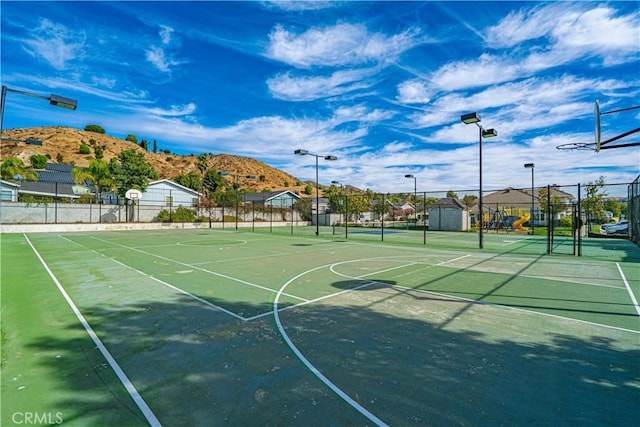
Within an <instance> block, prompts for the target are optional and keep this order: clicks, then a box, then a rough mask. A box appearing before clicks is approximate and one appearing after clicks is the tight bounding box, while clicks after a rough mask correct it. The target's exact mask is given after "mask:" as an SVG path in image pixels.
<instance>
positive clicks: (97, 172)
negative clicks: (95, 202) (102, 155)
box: [71, 159, 115, 199]
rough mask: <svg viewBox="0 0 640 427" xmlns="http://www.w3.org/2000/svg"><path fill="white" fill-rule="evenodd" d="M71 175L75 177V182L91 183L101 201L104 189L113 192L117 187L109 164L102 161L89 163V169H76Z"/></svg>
mask: <svg viewBox="0 0 640 427" xmlns="http://www.w3.org/2000/svg"><path fill="white" fill-rule="evenodd" d="M71 174H72V175H73V180H74V181H75V182H76V183H78V184H80V183H83V182H85V181H91V182H92V183H93V185H94V186H95V187H96V194H97V195H98V199H100V195H101V194H102V191H103V190H104V189H107V190H111V189H113V188H114V187H115V181H114V179H113V178H112V177H111V171H110V170H109V164H108V163H107V162H106V161H104V160H102V159H99V160H91V161H89V167H86V168H74V169H72V170H71Z"/></svg>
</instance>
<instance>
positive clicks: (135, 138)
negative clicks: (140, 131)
mask: <svg viewBox="0 0 640 427" xmlns="http://www.w3.org/2000/svg"><path fill="white" fill-rule="evenodd" d="M124 140H125V141H129V142H133V143H134V144H137V143H138V138H137V137H136V136H135V135H134V134H131V133H130V134H129V135H127V137H126V138H125V139H124Z"/></svg>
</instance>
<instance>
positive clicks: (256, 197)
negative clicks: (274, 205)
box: [242, 190, 300, 202]
mask: <svg viewBox="0 0 640 427" xmlns="http://www.w3.org/2000/svg"><path fill="white" fill-rule="evenodd" d="M283 195H288V196H291V198H293V199H296V200H299V199H300V196H298V195H297V194H295V193H293V192H291V191H289V190H285V191H264V192H262V193H245V194H243V196H242V199H243V200H244V201H245V202H257V201H267V200H272V199H275V198H278V197H280V196H283Z"/></svg>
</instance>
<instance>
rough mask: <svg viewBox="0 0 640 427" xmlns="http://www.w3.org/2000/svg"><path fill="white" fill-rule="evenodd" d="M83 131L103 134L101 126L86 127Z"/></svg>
mask: <svg viewBox="0 0 640 427" xmlns="http://www.w3.org/2000/svg"><path fill="white" fill-rule="evenodd" d="M84 130H86V131H87V132H95V133H102V134H103V133H104V128H103V127H102V126H99V125H86V126H85V127H84Z"/></svg>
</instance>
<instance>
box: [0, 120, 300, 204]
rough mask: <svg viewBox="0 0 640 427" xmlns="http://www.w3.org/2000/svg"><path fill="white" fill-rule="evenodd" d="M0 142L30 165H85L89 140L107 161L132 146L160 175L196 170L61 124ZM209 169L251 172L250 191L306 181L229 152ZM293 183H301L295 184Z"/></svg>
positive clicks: (15, 132)
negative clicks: (39, 158)
mask: <svg viewBox="0 0 640 427" xmlns="http://www.w3.org/2000/svg"><path fill="white" fill-rule="evenodd" d="M2 138H3V141H2V144H1V149H0V157H1V158H2V159H4V158H6V157H11V156H15V157H18V158H20V159H22V160H23V161H24V162H25V164H27V165H30V164H31V162H30V160H29V159H30V157H31V156H32V155H33V154H43V155H47V156H49V157H50V159H51V162H54V163H60V162H59V161H58V159H59V160H61V161H62V163H67V164H73V165H76V166H83V167H84V166H88V165H89V160H91V159H93V158H94V156H95V154H94V150H93V149H91V154H81V153H80V150H79V149H80V144H82V143H85V144H87V145H89V146H90V145H91V141H92V140H93V141H95V144H96V145H98V146H100V147H102V148H103V151H104V152H103V156H104V157H103V158H104V160H106V161H107V162H108V161H109V160H110V159H112V158H114V157H117V156H118V154H119V153H120V152H121V151H124V150H128V149H132V148H133V149H134V150H136V151H139V152H142V153H144V155H145V159H146V160H147V162H149V163H150V164H151V165H153V167H154V168H155V170H156V171H157V172H158V175H159V176H160V178H161V179H162V178H167V179H172V178H174V177H175V176H177V175H179V174H180V173H188V172H192V171H193V172H198V168H197V167H196V163H197V159H198V158H197V156H196V155H175V154H160V153H151V152H147V151H145V150H144V149H143V148H142V147H140V146H139V145H137V144H135V143H133V142H131V141H126V140H124V139H118V138H114V137H112V136H108V135H104V134H100V133H95V132H88V131H84V130H79V129H74V128H68V127H61V126H49V127H36V128H23V129H8V130H3V132H2ZM5 138H11V139H16V140H20V141H25V140H27V139H29V138H33V139H38V140H40V141H42V146H39V145H29V144H25V143H24V142H11V141H6V140H5ZM208 160H209V163H208V166H209V168H215V169H216V170H218V171H226V172H230V173H234V174H242V175H255V176H256V177H258V178H259V179H256V180H242V181H241V185H242V188H248V189H250V190H252V191H257V192H260V191H276V190H285V189H286V190H291V191H294V192H296V193H299V194H301V195H303V194H302V190H303V189H304V186H306V185H307V183H300V182H299V181H298V179H297V178H295V177H294V176H292V175H290V174H288V173H286V172H283V171H281V170H279V169H276V168H273V167H271V166H269V165H267V164H265V163H263V162H261V161H258V160H255V159H252V158H248V157H238V156H233V155H230V154H217V155H210V156H209V159H208ZM225 180H226V181H227V183H231V182H232V181H233V180H234V178H233V177H225ZM296 183H300V184H301V185H299V186H296V185H295V184H296Z"/></svg>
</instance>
